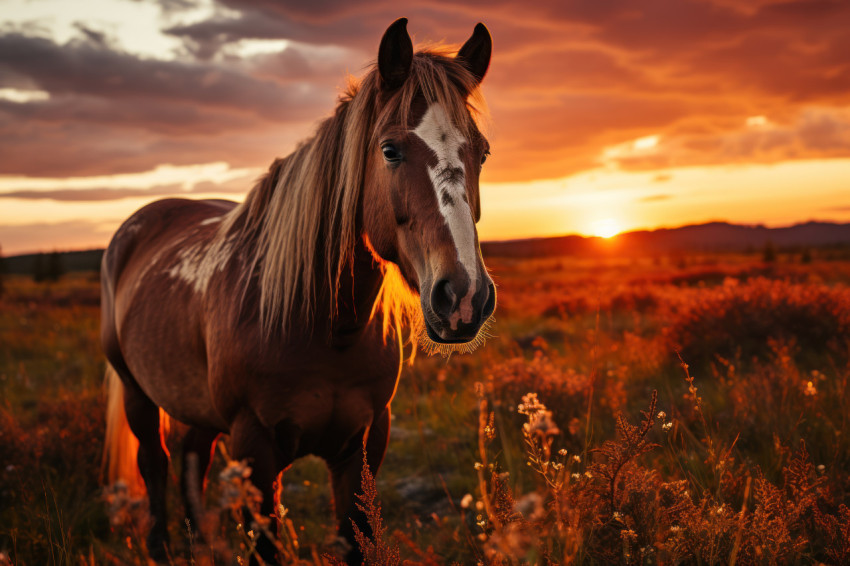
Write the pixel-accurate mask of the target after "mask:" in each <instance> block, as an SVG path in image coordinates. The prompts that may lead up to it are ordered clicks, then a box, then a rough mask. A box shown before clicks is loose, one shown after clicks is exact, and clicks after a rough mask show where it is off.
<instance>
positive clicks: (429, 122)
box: [362, 18, 496, 344]
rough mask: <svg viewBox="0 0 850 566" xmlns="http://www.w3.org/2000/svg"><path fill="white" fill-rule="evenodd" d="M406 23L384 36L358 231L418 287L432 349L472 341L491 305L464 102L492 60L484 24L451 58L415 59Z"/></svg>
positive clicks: (477, 149) (483, 149)
mask: <svg viewBox="0 0 850 566" xmlns="http://www.w3.org/2000/svg"><path fill="white" fill-rule="evenodd" d="M406 24H407V20H405V19H403V18H402V19H400V20H398V21H396V22H395V23H393V24H392V25H391V26H390V27H389V28H388V29H387V31H386V33H385V34H384V37H383V39H382V40H381V45H380V49H379V52H378V65H377V72H376V73H374V74H373V80H374V81H376V84H377V91H378V102H377V105H376V110H375V116H374V118H375V120H374V124H375V127H374V131H373V132H372V134H371V141H370V143H369V145H368V152H369V153H368V157H367V162H366V169H365V185H364V194H363V205H362V206H363V208H362V212H363V225H364V228H365V231H366V234H367V236H368V238H369V241H370V242H371V245H372V247H373V250H374V252H375V253H377V254H378V255H379V256H380V257H381V258H382V259H384V260H387V261H391V262H393V263H395V264H396V265H397V266H398V267H399V269H400V271H401V274H402V275H403V277H404V278H405V280H406V281H407V283H408V285H410V287H411V288H413V289H416V290H418V291H419V296H420V302H421V306H422V314H423V318H424V322H425V330H426V332H427V334H428V337H429V338H430V339H431V340H433V341H434V342H437V343H438V344H460V343H467V342H470V341H472V340H474V339H475V338H476V337H477V336H478V333H479V331H480V330H481V327H482V325H483V324H484V323H485V322H486V321H487V320H488V319H489V318H490V316H491V315H492V314H493V311H494V309H495V306H496V290H495V287H494V286H493V281H492V279H490V276H489V275H488V274H487V270H486V269H485V267H484V263H483V261H482V259H481V252H480V250H479V246H478V233H477V230H476V226H475V224H476V222H477V221H478V220H479V218H480V216H481V206H480V198H479V188H478V182H479V175H480V173H481V167H482V166H483V164H484V161H485V159H486V157H487V155H488V154H489V144H488V143H487V140H486V139H485V138H484V136H483V135H482V134H481V132H480V131H479V129H478V127H477V126H476V123H475V120H474V119H473V115H472V113H471V105H470V104H469V98H470V96H472V95H474V93H475V92H476V89H477V87H478V85H479V83H480V82H481V80H482V79H483V78H484V74H485V73H486V72H487V68H488V66H489V64H490V52H491V46H492V42H491V39H490V34H489V33H488V31H487V28H485V27H484V25H482V24H478V25H477V26H475V31H474V32H473V34H472V37H470V39H469V40H468V41H467V42H466V43H465V44H464V45H463V47H461V49H460V51H458V53H457V55H456V56H454V57H451V56H447V55H443V54H438V53H435V52H433V51H429V52H420V53H417V54H415V55H414V53H413V45H412V43H411V40H410V36H409V35H408V33H407V29H406Z"/></svg>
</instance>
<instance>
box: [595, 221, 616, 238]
mask: <svg viewBox="0 0 850 566" xmlns="http://www.w3.org/2000/svg"><path fill="white" fill-rule="evenodd" d="M620 232H621V228H620V223H619V222H617V221H616V220H614V219H613V218H602V219H600V220H597V221H595V222H594V223H593V224H591V230H590V233H591V234H593V235H594V236H599V237H600V238H611V237H612V236H616V235H617V234H619V233H620Z"/></svg>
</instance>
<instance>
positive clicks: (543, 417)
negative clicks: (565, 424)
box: [522, 410, 561, 438]
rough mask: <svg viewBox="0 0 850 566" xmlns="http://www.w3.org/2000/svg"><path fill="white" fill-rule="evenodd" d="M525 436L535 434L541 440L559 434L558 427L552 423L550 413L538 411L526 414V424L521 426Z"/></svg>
mask: <svg viewBox="0 0 850 566" xmlns="http://www.w3.org/2000/svg"><path fill="white" fill-rule="evenodd" d="M522 429H523V431H524V432H525V433H526V434H537V435H538V436H541V437H543V438H547V437H549V436H555V435H557V434H561V431H560V430H559V429H558V425H556V424H555V423H554V421H552V411H546V410H539V411H536V412H534V413H529V414H528V422H527V423H525V424H524V425H522Z"/></svg>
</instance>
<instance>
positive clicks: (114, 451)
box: [103, 363, 145, 496]
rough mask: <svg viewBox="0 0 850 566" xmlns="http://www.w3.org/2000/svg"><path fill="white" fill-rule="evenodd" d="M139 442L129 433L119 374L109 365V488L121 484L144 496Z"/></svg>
mask: <svg viewBox="0 0 850 566" xmlns="http://www.w3.org/2000/svg"><path fill="white" fill-rule="evenodd" d="M138 452H139V441H138V440H137V439H136V437H135V435H134V434H133V432H132V431H131V430H130V424H129V423H128V422H127V414H126V413H125V412H124V384H123V383H121V378H120V377H118V373H117V372H116V371H115V369H114V368H113V367H112V366H111V365H110V364H109V363H107V364H106V442H105V443H104V447H103V468H104V472H105V476H106V482H107V484H108V485H112V484H114V483H115V482H117V481H119V480H120V481H122V482H124V484H125V485H126V486H127V490H128V492H129V493H130V494H132V495H136V496H139V495H142V494H143V493H144V492H145V484H144V482H143V481H142V476H141V475H140V473H139V466H138V463H137V462H136V455H137V454H138Z"/></svg>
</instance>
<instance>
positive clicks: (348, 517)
mask: <svg viewBox="0 0 850 566" xmlns="http://www.w3.org/2000/svg"><path fill="white" fill-rule="evenodd" d="M389 437H390V408H389V407H387V408H386V410H385V411H384V412H383V413H381V414H380V415H379V416H378V417H376V418H375V419H374V420H373V421H372V426H371V427H369V433H368V436H367V437H366V442H365V446H364V444H363V443H362V442H357V443H356V446H352V447H351V449H349V450H346V451H345V453H344V454H343V455H341V458H340V459H339V460H338V461H329V462H328V467H329V468H330V471H331V483H332V486H333V494H334V512H335V513H336V519H337V524H338V528H339V531H338V532H339V535H340V536H342V537H344V538H345V539H346V540H347V541H348V543H349V544H350V545H351V550H350V551H349V552H348V554H347V555H346V557H345V561H346V562H347V563H348V564H362V562H363V555H362V553H361V552H360V547H359V546H358V544H357V541H356V540H355V538H354V526H353V525H354V524H356V525H357V528H358V529H359V530H360V532H361V533H363V534H364V535H366V536H367V537H370V538H371V537H372V529H371V527H370V526H369V523H368V521H367V519H366V515H365V514H364V513H363V512H362V511H360V509H358V508H357V505H356V503H357V495H359V494H362V493H363V490H362V489H361V475H362V473H363V450H364V448H365V450H366V462H367V463H368V465H369V471H370V472H371V473H372V476H373V477H374V476H375V475H376V474H377V473H378V468H379V467H380V466H381V462H383V460H384V454H385V453H386V451H387V444H388V443H389ZM354 440H355V441H356V439H354ZM352 521H353V524H352Z"/></svg>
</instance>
